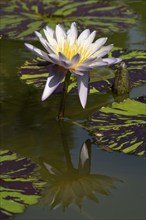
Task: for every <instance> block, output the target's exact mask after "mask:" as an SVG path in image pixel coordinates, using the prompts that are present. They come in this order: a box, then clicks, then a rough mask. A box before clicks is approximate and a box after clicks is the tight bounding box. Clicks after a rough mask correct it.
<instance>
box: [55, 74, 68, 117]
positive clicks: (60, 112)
mask: <svg viewBox="0 0 146 220" xmlns="http://www.w3.org/2000/svg"><path fill="white" fill-rule="evenodd" d="M70 75H71V73H70V72H69V73H67V74H66V76H65V80H64V85H63V92H62V97H61V102H60V107H59V113H58V120H63V119H64V111H65V100H66V94H67V90H68V85H69V80H70Z"/></svg>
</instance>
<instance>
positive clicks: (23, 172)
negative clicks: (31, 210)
mask: <svg viewBox="0 0 146 220" xmlns="http://www.w3.org/2000/svg"><path fill="white" fill-rule="evenodd" d="M36 168H37V166H36V164H34V163H32V162H31V161H30V160H28V159H27V158H22V157H21V158H20V157H18V155H16V153H13V152H10V151H8V150H1V151H0V171H1V174H0V182H1V189H0V219H8V218H12V216H13V215H14V214H17V213H22V212H23V211H24V209H25V208H26V207H27V206H28V205H33V204H35V203H37V202H38V200H39V198H40V194H41V190H42V189H43V186H44V184H45V183H44V182H43V181H40V180H39V179H38V177H37V176H35V175H34V171H35V170H36Z"/></svg>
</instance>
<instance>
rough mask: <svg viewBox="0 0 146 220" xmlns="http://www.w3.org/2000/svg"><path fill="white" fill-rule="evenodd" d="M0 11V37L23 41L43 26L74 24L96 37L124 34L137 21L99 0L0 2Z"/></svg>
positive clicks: (124, 8)
mask: <svg viewBox="0 0 146 220" xmlns="http://www.w3.org/2000/svg"><path fill="white" fill-rule="evenodd" d="M0 8H1V10H0V14H1V32H0V34H1V35H2V36H5V37H9V38H14V39H25V40H26V39H32V38H34V34H33V32H34V31H35V30H41V29H42V28H44V27H45V26H46V24H49V25H51V27H53V28H54V27H55V25H56V24H57V23H63V24H64V25H65V26H66V27H69V26H70V24H71V23H72V22H73V21H75V22H77V23H78V26H79V27H81V28H84V27H88V28H91V29H96V30H97V31H98V34H99V35H100V34H109V33H112V32H119V31H125V29H126V28H127V27H129V26H132V25H133V24H135V23H136V17H137V16H136V15H135V14H134V13H133V12H132V11H131V10H129V9H128V8H127V6H126V5H125V4H122V3H120V2H117V3H116V2H109V1H101V0H86V1H79V0H64V1H60V0H55V1H51V0H50V1H48V0H39V1H36V0H24V1H21V0H10V1H1V7H0ZM81 8H82V10H81Z"/></svg>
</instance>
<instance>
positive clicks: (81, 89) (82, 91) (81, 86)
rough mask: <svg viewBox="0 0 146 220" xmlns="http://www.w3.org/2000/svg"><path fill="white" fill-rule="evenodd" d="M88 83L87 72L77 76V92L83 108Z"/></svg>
mask: <svg viewBox="0 0 146 220" xmlns="http://www.w3.org/2000/svg"><path fill="white" fill-rule="evenodd" d="M88 83H89V74H88V73H85V74H84V75H83V76H79V77H77V84H78V94H79V98H80V102H81V105H82V107H83V108H85V106H86V103H87V95H88Z"/></svg>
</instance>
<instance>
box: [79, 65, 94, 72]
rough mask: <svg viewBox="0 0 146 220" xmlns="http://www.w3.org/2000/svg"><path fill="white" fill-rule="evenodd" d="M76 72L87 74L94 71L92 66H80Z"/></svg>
mask: <svg viewBox="0 0 146 220" xmlns="http://www.w3.org/2000/svg"><path fill="white" fill-rule="evenodd" d="M75 70H77V71H81V72H82V71H83V72H87V71H90V70H92V68H91V66H88V65H80V66H78V67H77V68H76V69H75Z"/></svg>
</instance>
